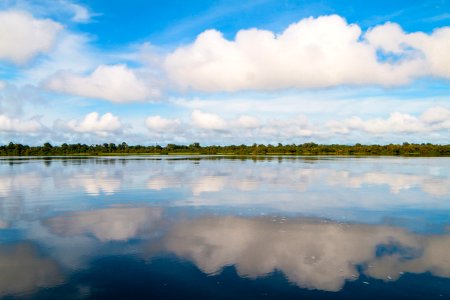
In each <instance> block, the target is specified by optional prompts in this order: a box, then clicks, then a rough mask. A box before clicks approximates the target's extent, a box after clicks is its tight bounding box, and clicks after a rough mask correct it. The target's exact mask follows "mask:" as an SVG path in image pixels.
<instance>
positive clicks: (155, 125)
mask: <svg viewBox="0 0 450 300" xmlns="http://www.w3.org/2000/svg"><path fill="white" fill-rule="evenodd" d="M145 125H147V127H148V129H150V130H153V131H156V132H163V131H175V130H177V129H178V128H179V127H180V125H181V121H180V120H179V119H166V118H163V117H161V116H149V117H147V118H146V119H145Z"/></svg>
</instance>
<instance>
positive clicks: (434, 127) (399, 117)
mask: <svg viewBox="0 0 450 300" xmlns="http://www.w3.org/2000/svg"><path fill="white" fill-rule="evenodd" d="M327 127H328V128H329V129H330V130H331V131H332V132H334V133H342V134H346V133H349V132H350V131H351V130H361V131H364V132H367V133H371V134H374V135H379V134H385V133H421V132H433V131H440V130H449V129H450V110H448V109H446V108H444V107H431V108H429V109H427V110H425V111H424V112H423V113H422V114H421V116H420V117H416V116H413V115H410V114H403V113H398V112H394V113H392V114H390V116H389V117H388V118H387V119H382V118H375V119H369V120H362V119H361V118H359V117H352V118H349V119H345V120H343V121H336V120H332V121H329V122H328V123H327Z"/></svg>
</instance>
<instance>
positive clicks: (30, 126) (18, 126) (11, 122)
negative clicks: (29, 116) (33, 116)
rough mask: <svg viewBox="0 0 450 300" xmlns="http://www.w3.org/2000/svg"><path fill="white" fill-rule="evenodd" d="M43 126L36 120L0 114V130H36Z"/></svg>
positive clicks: (30, 131)
mask: <svg viewBox="0 0 450 300" xmlns="http://www.w3.org/2000/svg"><path fill="white" fill-rule="evenodd" d="M42 128H43V126H42V125H41V123H40V122H38V121H36V120H21V119H18V118H11V117H8V116H6V115H2V114H0V132H20V133H32V132H38V131H40V130H41V129H42Z"/></svg>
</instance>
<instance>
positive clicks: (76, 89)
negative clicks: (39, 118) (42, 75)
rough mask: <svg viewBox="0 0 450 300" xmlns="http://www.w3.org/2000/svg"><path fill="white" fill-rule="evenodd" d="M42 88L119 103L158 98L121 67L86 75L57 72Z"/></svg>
mask: <svg viewBox="0 0 450 300" xmlns="http://www.w3.org/2000/svg"><path fill="white" fill-rule="evenodd" d="M45 86H46V88H48V89H50V90H53V91H57V92H63V93H69V94H73V95H78V96H82V97H88V98H99V99H104V100H109V101H112V102H119V103H120V102H132V101H142V100H146V99H150V98H155V97H157V96H159V90H158V89H156V88H154V87H152V86H151V82H146V81H145V80H144V79H142V78H140V77H139V76H138V75H137V74H136V72H135V71H134V70H131V69H129V68H128V67H127V66H125V65H123V64H118V65H100V66H98V67H97V68H96V69H95V70H94V71H93V72H92V73H91V74H89V75H86V76H82V75H79V74H75V73H72V72H59V73H57V74H55V75H54V76H52V77H51V78H49V79H48V80H47V82H46V83H45Z"/></svg>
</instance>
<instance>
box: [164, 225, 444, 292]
mask: <svg viewBox="0 0 450 300" xmlns="http://www.w3.org/2000/svg"><path fill="white" fill-rule="evenodd" d="M164 242H165V247H166V248H167V249H168V250H169V251H172V252H174V253H175V254H177V255H178V256H181V257H183V258H187V259H190V260H192V261H193V262H194V263H195V264H196V265H197V266H198V267H199V268H200V269H201V270H203V271H204V272H206V273H217V272H220V271H221V269H222V268H223V267H225V266H229V265H234V266H235V267H236V269H237V272H238V273H239V274H240V275H241V276H249V277H253V278H255V277H258V276H261V275H266V274H269V273H271V272H273V271H275V270H280V271H282V272H283V273H284V274H285V275H286V276H287V278H288V279H289V280H290V281H292V282H294V283H296V284H298V285H299V286H301V287H304V288H309V289H320V290H325V291H339V290H340V289H341V288H342V287H343V285H344V284H345V282H346V281H353V280H356V279H357V278H358V277H359V275H360V274H361V273H363V274H364V273H365V274H367V275H369V276H372V277H374V278H378V279H383V280H387V278H388V276H389V277H390V278H392V279H393V280H394V279H397V278H398V277H399V276H400V275H399V274H400V272H412V273H423V272H427V271H429V272H431V273H432V274H434V275H436V276H442V277H448V276H450V273H449V270H450V260H449V256H448V254H447V249H448V246H449V243H450V237H449V236H448V235H443V236H431V237H426V236H419V235H416V234H413V233H409V232H407V231H405V230H403V229H400V228H394V227H388V226H370V225H359V224H353V225H351V224H345V225H344V224H339V223H333V222H329V221H326V220H321V221H320V220H308V219H286V218H238V217H205V218H201V219H197V220H193V221H185V222H180V223H179V224H177V225H176V226H175V227H174V228H173V229H172V230H171V231H170V232H169V234H168V235H167V237H166V238H165V240H164ZM391 245H395V246H396V249H399V251H398V252H396V253H393V254H388V255H377V251H376V250H377V248H378V247H383V246H384V247H390V246H391ZM402 251H403V252H402ZM411 253H414V254H415V255H414V256H411ZM358 266H362V267H363V268H362V269H360V268H358ZM369 266H370V267H369Z"/></svg>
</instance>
